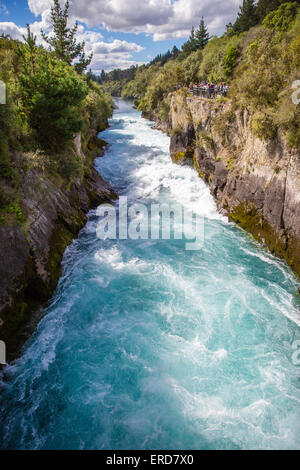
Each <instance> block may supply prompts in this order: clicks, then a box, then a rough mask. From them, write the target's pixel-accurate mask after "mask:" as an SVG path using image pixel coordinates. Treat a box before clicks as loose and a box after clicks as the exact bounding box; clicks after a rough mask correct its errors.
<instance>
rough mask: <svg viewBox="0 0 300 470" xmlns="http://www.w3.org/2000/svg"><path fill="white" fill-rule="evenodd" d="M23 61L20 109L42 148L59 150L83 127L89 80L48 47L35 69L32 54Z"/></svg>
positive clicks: (38, 59) (19, 75) (19, 81)
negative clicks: (32, 67)
mask: <svg viewBox="0 0 300 470" xmlns="http://www.w3.org/2000/svg"><path fill="white" fill-rule="evenodd" d="M24 48H26V46H24ZM21 60H22V70H21V71H20V73H19V74H18V77H17V80H18V96H19V98H20V101H21V103H20V111H21V112H23V114H24V115H25V116H26V117H27V119H28V123H29V126H30V128H31V129H32V130H33V136H34V138H35V141H36V142H37V144H38V147H39V148H42V149H44V150H46V151H47V152H49V153H55V152H58V151H59V150H61V149H63V148H65V147H66V146H67V145H68V144H70V143H72V141H73V139H74V137H75V134H76V133H77V132H79V131H80V130H81V128H82V124H83V121H82V116H81V113H80V106H81V103H82V101H83V100H84V98H85V97H86V95H87V94H88V86H87V83H86V80H85V79H83V78H81V77H80V76H79V75H78V74H77V73H76V72H75V70H74V68H73V67H70V66H69V65H67V64H66V63H65V62H62V61H59V60H57V59H56V58H55V57H53V56H51V55H50V54H49V53H48V52H47V51H45V50H44V49H40V50H39V51H38V54H37V56H36V61H35V71H34V72H33V71H32V69H31V64H30V56H29V55H28V54H23V55H22V59H21Z"/></svg>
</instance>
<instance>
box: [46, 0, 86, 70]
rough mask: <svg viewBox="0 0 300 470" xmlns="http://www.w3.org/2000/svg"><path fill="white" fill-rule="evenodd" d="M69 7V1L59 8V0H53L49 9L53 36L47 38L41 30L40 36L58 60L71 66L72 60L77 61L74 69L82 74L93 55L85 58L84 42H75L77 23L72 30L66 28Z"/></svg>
mask: <svg viewBox="0 0 300 470" xmlns="http://www.w3.org/2000/svg"><path fill="white" fill-rule="evenodd" d="M69 7H70V4H69V0H67V1H66V3H65V6H64V8H61V6H60V4H59V0H54V5H53V7H52V8H51V24H52V26H53V33H54V34H52V35H51V36H50V35H49V36H47V35H46V33H45V32H44V31H43V30H41V34H42V37H43V39H44V40H45V41H46V42H47V43H48V44H49V45H50V47H52V49H53V50H54V53H55V55H56V57H57V58H58V59H59V60H62V61H64V62H66V63H67V64H69V65H71V64H72V63H73V61H74V60H76V59H78V62H76V63H75V69H76V70H77V72H78V73H82V72H84V70H86V68H87V67H88V66H89V64H90V63H91V61H92V58H93V54H90V55H89V56H88V57H86V55H85V52H84V48H85V42H84V41H83V42H77V40H76V37H75V36H76V33H77V30H78V23H77V21H76V23H75V25H74V26H73V27H72V28H69V27H68V18H69Z"/></svg>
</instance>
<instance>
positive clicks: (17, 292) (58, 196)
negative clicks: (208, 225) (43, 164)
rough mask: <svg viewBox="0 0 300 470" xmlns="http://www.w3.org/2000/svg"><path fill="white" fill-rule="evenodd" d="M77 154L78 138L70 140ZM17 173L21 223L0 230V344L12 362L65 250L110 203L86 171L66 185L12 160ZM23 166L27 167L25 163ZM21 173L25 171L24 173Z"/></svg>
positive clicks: (48, 292) (103, 186)
mask: <svg viewBox="0 0 300 470" xmlns="http://www.w3.org/2000/svg"><path fill="white" fill-rule="evenodd" d="M75 144H76V146H77V151H78V153H79V155H81V157H82V158H85V156H84V155H83V153H82V151H81V148H80V147H81V144H80V136H79V137H77V138H76V141H75ZM14 158H15V159H16V160H17V164H19V166H20V168H22V169H24V170H23V171H21V172H20V193H21V195H22V197H21V204H20V205H21V209H22V212H23V214H24V216H25V220H26V222H25V223H24V224H19V223H17V222H13V223H12V224H7V225H2V226H0V259H1V262H0V338H1V340H3V341H5V343H6V346H7V354H8V359H9V360H10V359H12V358H14V357H15V355H16V353H17V352H18V350H19V348H20V346H21V345H22V344H23V343H24V341H25V340H26V339H27V338H28V336H29V335H30V333H31V331H32V329H33V327H34V326H35V324H36V321H37V319H38V315H39V314H38V310H39V308H40V307H41V306H42V305H43V304H44V303H45V302H46V301H47V300H48V299H49V298H50V297H51V295H52V294H53V292H54V290H55V288H56V285H57V281H58V278H59V276H60V272H61V260H62V257H63V254H64V251H65V249H66V247H67V246H68V245H69V244H70V243H71V241H72V239H73V238H74V237H75V236H76V235H77V234H78V232H79V230H80V229H81V228H82V227H83V226H84V224H85V223H86V220H87V219H86V213H87V212H88V210H89V209H91V208H92V207H96V206H97V205H99V204H100V203H102V202H106V201H109V200H112V199H115V198H116V195H115V194H114V192H113V191H112V190H111V189H110V187H109V186H108V184H107V183H106V182H105V181H104V180H103V179H102V178H101V176H100V175H99V174H98V172H97V171H96V170H95V169H94V168H93V167H92V160H91V163H90V167H89V168H88V167H87V169H86V171H85V174H84V176H83V177H82V178H78V179H77V180H75V181H72V183H68V182H62V181H56V180H55V179H49V178H48V177H45V175H44V174H43V173H42V172H41V169H40V168H34V167H33V168H32V167H31V166H30V165H28V164H26V162H24V161H23V160H24V159H25V156H24V155H22V154H16V155H15V156H14ZM27 163H28V162H27ZM25 168H26V169H25Z"/></svg>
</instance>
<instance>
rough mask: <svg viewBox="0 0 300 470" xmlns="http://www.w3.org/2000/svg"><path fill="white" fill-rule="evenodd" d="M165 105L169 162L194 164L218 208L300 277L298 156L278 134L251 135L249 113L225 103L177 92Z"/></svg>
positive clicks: (299, 173) (299, 171) (299, 172)
mask: <svg viewBox="0 0 300 470" xmlns="http://www.w3.org/2000/svg"><path fill="white" fill-rule="evenodd" d="M169 102H170V115H169V122H168V123H167V127H168V132H169V133H170V135H171V156H172V159H173V160H174V161H175V162H176V163H180V164H192V165H194V166H195V168H196V169H197V171H198V172H199V175H200V176H201V177H202V178H203V179H204V180H205V181H206V182H207V183H208V184H209V186H210V189H211V192H212V193H213V195H214V196H215V198H216V200H217V203H218V206H219V208H220V210H221V211H222V212H224V213H226V214H227V215H228V216H229V217H230V218H231V219H232V220H234V221H235V222H237V223H238V224H239V225H241V226H242V227H243V228H244V229H246V230H247V231H249V232H250V233H252V234H253V236H254V237H255V238H256V239H257V240H258V241H260V242H262V243H264V244H266V245H267V246H268V247H269V248H270V250H271V251H272V252H273V253H275V254H276V255H278V256H280V257H282V258H284V259H285V260H286V261H287V262H288V264H289V265H290V266H291V267H292V268H293V269H294V271H295V272H296V273H297V274H298V276H300V204H299V202H300V155H299V152H297V151H296V150H292V149H290V148H288V146H287V144H286V143H285V140H284V138H283V136H282V135H278V136H277V137H276V139H273V140H271V139H268V140H264V141H263V140H261V139H259V138H257V137H255V135H254V134H253V132H252V116H251V115H250V113H249V111H248V110H246V109H245V110H240V109H235V110H233V109H232V106H231V103H230V102H229V101H222V100H220V101H218V100H211V101H210V100H206V99H199V98H195V97H190V96H188V95H187V94H186V93H183V92H179V93H176V94H173V95H170V97H169ZM158 126H160V123H158ZM165 126H166V123H164V126H160V127H162V128H163V127H165ZM164 130H165V129H164Z"/></svg>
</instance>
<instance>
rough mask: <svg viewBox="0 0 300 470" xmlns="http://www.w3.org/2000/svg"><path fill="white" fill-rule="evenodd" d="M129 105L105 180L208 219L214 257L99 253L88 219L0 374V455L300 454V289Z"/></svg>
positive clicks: (206, 249) (122, 110)
mask: <svg viewBox="0 0 300 470" xmlns="http://www.w3.org/2000/svg"><path fill="white" fill-rule="evenodd" d="M119 105H120V107H119V110H118V111H116V112H115V114H114V118H113V119H112V121H111V127H110V128H109V129H108V130H106V131H105V132H104V133H103V134H102V137H103V138H104V139H105V140H106V141H108V142H109V144H110V146H109V148H108V150H107V152H106V154H105V156H104V157H103V158H101V159H98V160H97V162H96V165H97V167H98V168H99V171H100V172H101V174H102V175H103V177H104V178H105V179H106V180H107V181H108V182H110V184H111V185H112V187H113V188H114V189H115V190H116V191H117V192H118V194H119V195H123V196H128V198H129V202H143V203H146V204H148V205H150V204H151V203H153V202H168V201H171V202H178V203H180V204H181V205H182V206H184V207H189V208H190V209H193V210H194V211H195V212H197V213H198V214H199V215H200V216H203V217H204V222H205V241H204V245H203V248H202V249H201V250H199V251H186V250H185V242H184V240H182V241H181V240H170V241H166V240H138V241H134V240H122V241H121V240H119V241H113V240H106V241H101V240H99V239H98V238H97V237H96V233H95V230H96V225H97V216H96V213H95V212H91V214H90V216H89V222H88V224H87V226H86V227H85V229H84V230H83V231H82V232H81V234H80V236H79V238H78V240H76V241H74V242H73V243H72V245H71V246H70V247H69V248H68V250H67V252H66V254H65V258H64V273H63V276H62V278H61V280H60V283H59V287H58V290H57V293H56V296H55V297H54V299H53V301H52V303H51V305H50V307H49V308H48V309H47V312H46V315H45V316H44V317H43V319H42V321H41V322H40V324H39V326H38V328H37V329H36V332H35V334H34V335H33V337H32V338H31V339H30V341H29V342H28V344H27V345H26V348H25V350H24V352H23V354H22V357H21V358H20V359H19V360H18V361H17V363H16V364H14V365H13V366H10V367H7V368H6V369H5V371H4V377H3V381H2V382H1V429H0V446H1V447H2V448H21V449H179V448H184V449H255V448H265V449H268V448H273V449H275V448H284V449H285V448H300V403H299V402H300V391H299V369H300V366H299V365H297V360H295V358H296V359H297V354H296V355H295V350H294V349H293V347H294V346H295V344H296V345H297V344H298V343H295V341H297V340H299V338H300V332H299V325H300V314H299V310H300V308H299V304H300V303H299V302H298V299H297V296H296V295H295V290H296V285H297V284H296V279H295V278H294V276H293V275H292V273H291V272H290V271H289V270H288V269H287V268H286V267H285V266H284V264H283V263H281V262H280V261H278V260H277V259H276V258H274V257H273V256H271V255H270V254H268V252H266V251H264V250H263V249H261V248H259V247H258V246H257V245H256V244H254V243H253V242H252V241H251V240H250V238H249V237H248V236H247V235H246V234H245V233H243V232H242V231H241V230H239V229H238V228H236V227H235V226H233V225H232V224H229V223H228V222H227V221H226V220H225V219H224V218H222V217H221V216H220V215H219V214H218V212H217V210H216V206H215V203H214V200H213V199H212V197H211V195H210V193H209V190H208V188H207V187H206V185H205V184H204V183H203V182H202V180H201V179H200V178H198V176H197V174H196V172H195V171H194V170H193V169H192V168H189V167H179V166H176V165H173V164H172V162H171V160H170V156H169V152H168V147H169V138H168V137H167V136H166V135H163V134H162V133H161V132H159V131H156V130H153V129H152V128H151V123H149V122H148V121H146V120H144V119H142V118H141V116H140V113H138V112H136V111H134V110H133V109H132V108H131V106H130V105H129V104H126V103H124V102H119ZM299 356H300V355H299ZM293 358H294V360H293ZM298 362H300V361H298Z"/></svg>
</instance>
